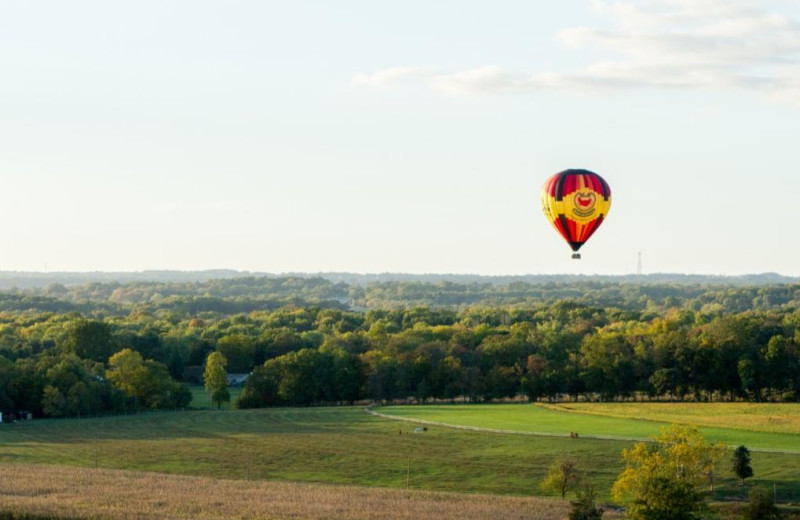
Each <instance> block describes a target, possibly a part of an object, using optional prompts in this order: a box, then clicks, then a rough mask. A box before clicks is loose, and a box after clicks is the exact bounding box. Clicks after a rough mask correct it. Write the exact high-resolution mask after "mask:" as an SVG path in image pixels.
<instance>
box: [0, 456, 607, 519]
mask: <svg viewBox="0 0 800 520" xmlns="http://www.w3.org/2000/svg"><path fill="white" fill-rule="evenodd" d="M568 510H569V504H568V503H567V502H562V501H560V500H551V499H542V498H526V497H508V496H493V495H467V494H458V493H437V492H428V491H415V490H412V491H403V490H398V489H380V488H363V487H352V486H334V485H319V484H304V483H286V482H258V481H248V480H218V479H212V478H206V477H189V476H180V475H164V474H160V473H147V472H135V471H122V470H106V469H86V468H65V467H58V466H30V465H13V464H12V465H3V466H0V511H12V512H15V513H23V512H24V513H29V514H36V515H43V516H44V515H47V516H54V517H68V518H75V519H96V520H100V519H102V520H118V519H119V520H122V519H125V520H157V519H158V520H160V519H167V518H168V519H176V520H184V519H185V520H198V519H211V520H214V519H220V520H223V519H224V520H232V519H248V520H253V519H264V520H267V519H309V520H322V519H326V520H328V519H331V520H332V519H341V520H361V519H363V520H367V519H408V520H411V519H414V520H418V519H421V518H436V519H437V520H450V519H452V520H456V519H458V520H464V519H486V520H489V519H491V520H494V519H499V518H502V519H518V520H557V519H558V520H560V519H564V518H566V517H567V513H568ZM606 518H612V516H610V515H608V514H607V515H606Z"/></svg>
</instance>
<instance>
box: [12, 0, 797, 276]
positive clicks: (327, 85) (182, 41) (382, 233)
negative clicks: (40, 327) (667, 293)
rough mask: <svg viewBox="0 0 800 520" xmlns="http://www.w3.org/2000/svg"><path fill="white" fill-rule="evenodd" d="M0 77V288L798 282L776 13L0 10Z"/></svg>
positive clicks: (455, 7)
mask: <svg viewBox="0 0 800 520" xmlns="http://www.w3.org/2000/svg"><path fill="white" fill-rule="evenodd" d="M0 66H2V70H3V73H2V80H0V177H1V178H2V180H3V188H4V189H3V192H4V197H3V203H2V204H1V205H0V218H2V219H3V221H4V222H5V225H4V226H2V228H0V239H1V240H2V243H3V244H4V245H5V247H4V254H3V255H0V269H3V270H43V269H44V268H45V266H47V269H49V270H81V271H86V270H140V269H159V268H166V269H205V268H235V269H243V270H256V271H270V272H287V271H356V272H383V271H393V272H398V271H401V272H416V273H422V272H452V273H481V274H523V273H586V274H592V273H607V274H622V273H626V272H633V271H635V269H636V255H637V252H639V251H641V252H642V257H643V264H644V270H645V272H690V273H712V274H739V273H753V272H765V271H777V272H781V273H784V274H791V275H800V262H797V258H798V256H799V255H798V253H800V245H798V240H797V238H796V233H795V230H796V229H797V227H798V223H800V217H799V216H798V213H797V208H798V204H797V202H796V201H795V200H794V197H795V195H794V194H795V193H798V192H800V180H798V175H800V154H798V153H797V151H796V150H797V147H798V145H797V143H798V133H800V132H798V126H800V125H798V122H800V2H798V1H791V0H784V1H775V2H730V1H722V0H691V1H689V0H665V1H617V2H603V1H599V0H594V1H583V0H569V1H563V2H544V1H535V2H530V1H500V2H470V1H464V0H458V1H437V2H430V1H405V2H391V3H390V2H375V1H367V0H364V1H351V0H343V1H341V2H323V1H298V2H257V1H231V2H208V1H191V2H190V1H183V2H181V1H171V2H155V1H139V2H129V3H121V2H101V1H96V2H86V1H75V2H69V3H66V2H36V3H32V2H0ZM566 168H588V169H591V170H594V171H596V172H598V173H600V174H601V175H602V176H603V177H604V178H605V179H606V180H607V181H608V182H609V184H610V185H611V188H612V191H613V194H614V202H613V206H612V209H611V212H610V214H609V217H608V220H607V221H606V223H605V224H604V226H603V227H602V228H601V229H600V230H599V231H598V232H597V233H596V235H595V236H594V237H592V239H591V240H590V241H589V243H587V245H586V246H585V247H584V248H583V250H582V253H583V257H584V258H583V260H581V261H580V262H576V261H572V260H570V251H569V248H568V247H567V246H566V244H564V243H563V241H562V240H561V238H560V237H559V236H558V235H557V234H556V233H555V231H553V229H552V228H551V227H550V226H549V224H548V223H547V222H546V221H545V219H544V217H543V216H542V213H541V209H540V207H539V190H540V188H541V185H542V184H543V183H544V181H545V179H546V178H547V177H549V176H550V175H552V174H553V173H556V172H558V171H560V170H563V169H566Z"/></svg>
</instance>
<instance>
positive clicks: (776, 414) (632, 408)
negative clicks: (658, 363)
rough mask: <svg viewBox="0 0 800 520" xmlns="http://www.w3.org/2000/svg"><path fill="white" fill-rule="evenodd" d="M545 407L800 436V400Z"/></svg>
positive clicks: (582, 404) (576, 404) (588, 404)
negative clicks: (764, 402)
mask: <svg viewBox="0 0 800 520" xmlns="http://www.w3.org/2000/svg"><path fill="white" fill-rule="evenodd" d="M543 406H546V407H547V408H550V409H553V410H559V411H566V412H577V413H584V414H592V415H605V416H608V417H622V418H636V419H647V420H651V421H663V422H677V423H683V424H693V425H696V426H707V427H712V428H729V429H735V430H748V431H757V432H769V433H789V434H794V435H800V403H780V404H778V403H768V404H763V403H564V404H553V405H543ZM798 444H800V441H799V442H798ZM798 449H800V446H798Z"/></svg>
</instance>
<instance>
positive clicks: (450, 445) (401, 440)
mask: <svg viewBox="0 0 800 520" xmlns="http://www.w3.org/2000/svg"><path fill="white" fill-rule="evenodd" d="M483 408H486V410H487V411H488V410H490V408H491V407H483ZM530 408H532V407H530ZM403 410H406V411H407V410H408V408H398V411H403ZM545 411H548V410H545ZM552 413H556V412H552ZM561 415H564V416H567V417H572V415H571V414H563V413H562V414H561ZM491 416H492V415H491V413H487V415H486V416H485V417H486V419H487V421H486V422H487V423H488V424H490V425H491V422H490V421H489V418H491ZM586 417H590V416H586ZM415 426H416V425H415V424H413V423H407V422H403V421H393V420H387V419H383V418H380V417H374V416H371V415H368V414H366V413H365V412H364V410H363V408H361V407H329V408H278V409H266V410H237V411H225V410H223V411H190V412H162V413H148V414H140V415H135V416H133V415H129V416H118V417H107V418H97V419H80V420H78V419H72V420H39V421H33V422H29V423H16V424H5V425H2V427H0V447H1V448H0V464H39V465H41V464H46V465H59V466H71V467H85V468H95V467H96V468H101V469H102V468H105V469H125V470H141V471H149V472H161V473H169V474H183V475H194V476H205V477H215V478H222V479H240V480H270V481H305V482H316V483H332V484H345V485H359V486H379V487H392V488H405V487H406V486H407V485H408V487H409V488H411V489H424V490H432V491H455V492H459V493H488V494H497V495H527V496H530V495H534V494H539V493H540V492H539V490H538V483H539V482H540V481H541V480H542V478H543V477H544V475H545V473H546V470H547V467H548V466H549V465H550V464H551V463H552V462H553V461H554V460H555V459H556V458H559V457H564V456H571V457H574V458H575V459H577V461H578V464H579V466H580V467H581V468H582V469H583V470H584V471H585V472H586V473H587V475H588V477H589V478H590V479H591V480H592V481H593V482H594V483H595V485H596V486H597V488H598V489H599V491H600V493H601V496H602V499H603V500H608V492H609V489H610V487H611V484H612V483H613V481H614V480H615V479H616V477H617V475H618V474H619V471H620V469H621V465H620V452H621V450H622V449H623V448H627V447H629V446H630V445H631V443H630V441H620V440H598V439H588V438H581V439H570V438H564V437H553V436H550V437H548V436H543V437H540V436H530V435H515V434H499V433H489V432H476V431H466V430H457V429H452V428H445V427H431V428H429V429H428V431H427V432H426V433H423V434H413V433H411V432H412V431H413V429H414V427H415ZM581 429H582V430H584V431H586V429H585V427H583V428H581ZM566 430H567V431H569V428H567V429H566ZM401 432H402V433H401ZM723 466H724V467H723V468H721V471H720V474H719V475H718V480H717V488H716V497H717V498H725V497H730V496H735V497H739V496H741V495H742V494H743V493H744V492H746V490H743V489H742V488H741V487H740V486H739V485H738V483H737V482H736V481H735V479H734V478H733V475H732V474H731V473H730V470H729V468H728V467H727V464H723ZM753 468H754V471H755V475H756V477H755V479H754V480H756V481H759V482H762V483H764V484H766V485H768V486H769V487H772V485H773V483H774V484H775V486H776V488H777V491H778V495H779V499H781V500H793V501H800V454H780V453H753Z"/></svg>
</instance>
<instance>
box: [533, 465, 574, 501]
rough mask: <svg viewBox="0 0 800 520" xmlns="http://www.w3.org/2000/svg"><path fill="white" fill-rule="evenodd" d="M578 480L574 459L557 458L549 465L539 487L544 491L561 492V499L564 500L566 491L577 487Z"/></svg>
mask: <svg viewBox="0 0 800 520" xmlns="http://www.w3.org/2000/svg"><path fill="white" fill-rule="evenodd" d="M580 481H581V475H580V473H579V472H578V463H577V462H576V461H575V459H559V460H556V461H555V462H553V463H552V464H551V465H550V467H549V468H548V470H547V476H546V477H545V478H544V480H543V481H542V482H541V484H539V489H541V490H542V491H544V492H545V493H561V500H564V497H565V496H566V494H567V491H571V490H573V489H575V488H576V487H578V484H579V483H580Z"/></svg>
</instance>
